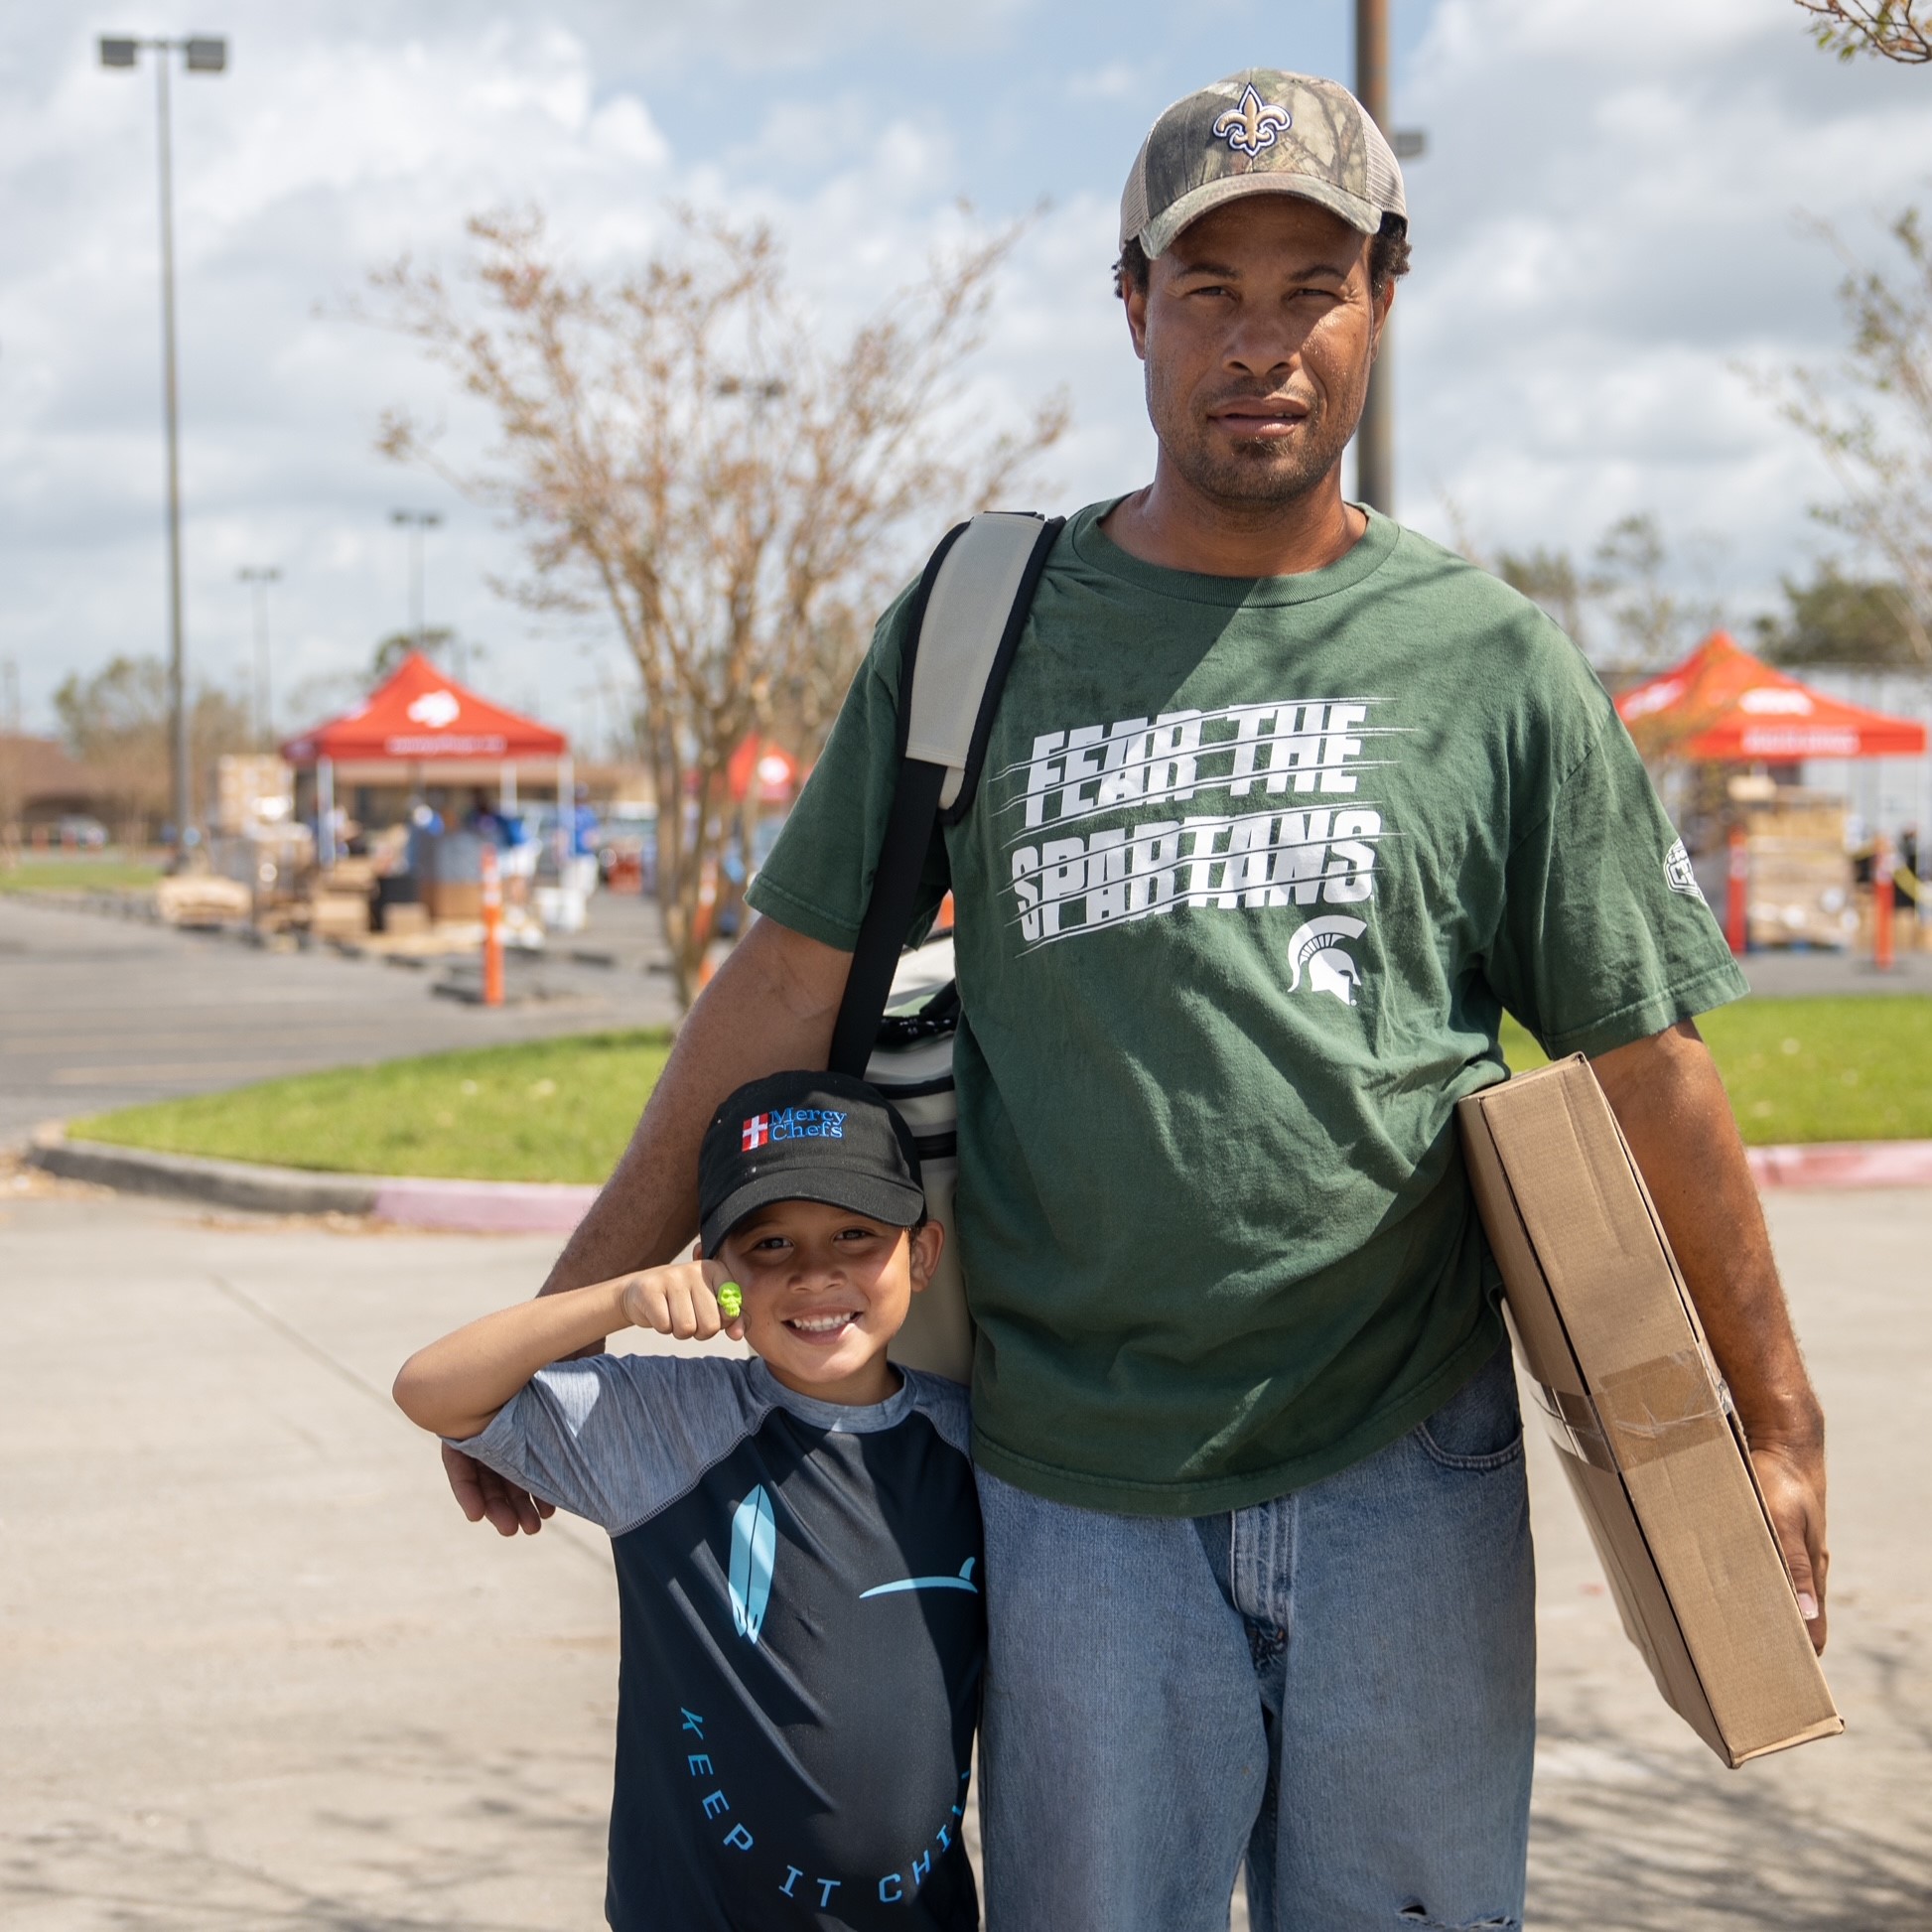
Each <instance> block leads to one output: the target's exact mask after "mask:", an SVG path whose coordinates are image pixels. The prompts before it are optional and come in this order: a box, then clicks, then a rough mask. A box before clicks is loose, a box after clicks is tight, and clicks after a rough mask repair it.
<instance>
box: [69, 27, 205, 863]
mask: <svg viewBox="0 0 1932 1932" xmlns="http://www.w3.org/2000/svg"><path fill="white" fill-rule="evenodd" d="M144 47H145V48H150V49H152V50H153V51H154V52H155V53H156V54H158V55H159V56H160V59H159V60H157V61H156V62H155V64H154V70H155V98H156V101H157V103H158V105H159V109H160V112H159V117H158V124H159V140H160V155H161V406H162V414H163V416H164V418H165V420H166V423H167V431H168V711H169V719H168V724H169V733H168V745H169V760H168V761H169V766H170V776H171V777H172V779H173V785H172V792H173V798H174V813H175V850H176V852H177V853H180V852H182V851H183V850H185V849H186V846H187V843H188V820H189V812H190V798H189V763H188V676H187V664H186V656H185V648H184V646H183V643H182V625H181V425H180V419H179V409H178V406H177V399H176V393H175V189H174V158H173V154H172V152H171V142H170V138H169V125H168V61H169V56H170V55H173V54H177V53H179V54H180V55H182V56H183V58H184V63H185V65H186V67H187V69H188V71H189V72H190V73H221V72H223V71H225V70H226V69H227V65H228V43H227V42H226V41H225V40H215V39H211V38H209V37H208V36H207V35H195V36H193V37H192V38H190V39H188V40H179V41H176V40H136V39H111V38H109V37H108V36H107V35H105V34H103V35H102V36H101V40H100V64H101V66H102V67H104V68H131V67H133V66H135V65H136V63H137V62H138V61H139V59H140V52H141V49H142V48H144Z"/></svg>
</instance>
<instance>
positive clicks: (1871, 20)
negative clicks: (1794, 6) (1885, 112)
mask: <svg viewBox="0 0 1932 1932" xmlns="http://www.w3.org/2000/svg"><path fill="white" fill-rule="evenodd" d="M1798 8H1799V11H1800V12H1802V13H1808V14H1810V15H1811V17H1812V26H1811V34H1812V39H1813V40H1815V41H1816V42H1817V43H1818V45H1819V46H1820V47H1822V48H1824V49H1825V50H1826V51H1827V52H1828V53H1832V54H1836V55H1837V56H1838V58H1839V59H1840V60H1841V61H1852V60H1856V59H1857V58H1858V57H1859V56H1860V55H1861V54H1876V55H1878V56H1880V57H1881V58H1883V59H1884V60H1887V61H1898V62H1900V63H1902V64H1904V65H1906V66H1908V67H1916V66H1922V65H1923V64H1924V63H1926V62H1928V61H1932V23H1928V22H1927V21H1925V20H1921V19H1918V18H1916V17H1915V16H1916V15H1917V13H1918V10H1919V0H1798Z"/></svg>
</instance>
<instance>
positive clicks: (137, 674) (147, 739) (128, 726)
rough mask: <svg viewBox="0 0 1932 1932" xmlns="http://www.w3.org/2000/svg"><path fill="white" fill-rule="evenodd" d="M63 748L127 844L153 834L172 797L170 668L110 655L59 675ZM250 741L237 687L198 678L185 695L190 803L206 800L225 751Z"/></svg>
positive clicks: (195, 806) (196, 805) (201, 811)
mask: <svg viewBox="0 0 1932 1932" xmlns="http://www.w3.org/2000/svg"><path fill="white" fill-rule="evenodd" d="M54 709H55V712H56V714H57V716H58V717H59V718H60V720H61V732H62V736H63V737H64V738H65V739H66V740H67V743H68V748H69V751H71V752H72V753H73V755H74V757H75V758H77V759H79V760H80V761H81V763H83V764H84V765H86V766H87V768H88V770H89V772H90V773H91V774H92V775H93V777H94V778H95V780H96V782H97V783H98V785H99V787H100V795H101V797H102V799H103V800H104V801H105V803H106V805H107V807H108V809H109V810H110V811H111V812H112V813H113V814H114V815H115V817H116V818H117V819H118V820H119V822H120V823H119V831H120V836H121V837H122V839H123V840H124V841H125V842H126V843H128V844H130V845H132V844H137V843H139V842H141V841H142V840H143V839H145V838H147V837H149V836H151V835H152V834H153V833H154V832H155V831H156V829H157V828H158V827H159V826H160V825H161V824H162V822H163V821H164V820H165V819H166V818H167V816H168V813H169V811H170V810H171V809H172V807H171V804H170V798H171V791H170V778H169V771H170V763H169V751H168V740H169V723H168V720H169V703H168V670H167V666H166V665H165V664H163V663H162V661H161V659H160V658H158V657H116V658H114V659H113V660H112V661H111V662H110V663H108V664H107V665H106V666H105V667H104V668H103V669H101V670H99V671H96V672H95V673H94V674H93V675H92V676H91V677H84V678H83V677H80V676H79V675H77V674H76V675H73V676H70V677H69V678H67V679H65V680H64V681H63V682H62V684H61V687H60V689H59V690H58V691H56V692H55V694H54ZM253 743H254V737H253V733H252V728H251V726H250V723H249V707H248V706H247V705H246V704H245V703H244V702H243V701H242V700H241V699H240V698H239V697H237V696H236V695H235V694H233V693H231V692H227V691H219V690H213V689H210V688H208V687H207V686H206V685H204V686H201V687H199V688H197V689H196V690H194V691H192V692H190V694H189V710H188V748H189V763H188V770H189V792H190V803H191V808H192V810H193V811H194V814H195V816H196V817H197V818H201V817H203V816H205V815H206V813H207V809H208V805H209V798H210V794H209V777H210V774H211V773H212V771H213V769H214V765H215V760H216V759H219V758H220V756H221V754H222V753H224V752H240V751H245V750H247V748H248V747H249V746H250V745H252V744H253Z"/></svg>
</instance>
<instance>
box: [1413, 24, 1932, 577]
mask: <svg viewBox="0 0 1932 1932" xmlns="http://www.w3.org/2000/svg"><path fill="white" fill-rule="evenodd" d="M1412 74H1413V80H1412V84H1411V85H1410V87H1409V89H1408V90H1407V96H1406V99H1405V101H1404V114H1405V118H1414V119H1418V120H1421V121H1423V122H1424V123H1426V124H1427V125H1428V127H1429V130H1430V136H1431V148H1430V155H1429V158H1428V159H1426V160H1424V161H1422V162H1420V163H1418V164H1416V165H1415V166H1414V167H1413V168H1412V170H1411V171H1410V175H1409V183H1410V188H1411V206H1412V209H1413V211H1414V215H1415V240H1416V259H1417V268H1416V273H1415V276H1414V278H1413V281H1412V283H1411V284H1410V286H1409V287H1408V288H1406V289H1405V290H1404V292H1403V300H1402V302H1401V305H1400V308H1401V311H1402V335H1401V338H1400V346H1399V349H1398V355H1399V369H1400V378H1399V379H1400V384H1401V395H1402V404H1401V412H1402V424H1403V460H1404V468H1403V484H1404V490H1403V495H1404V508H1405V510H1406V512H1407V513H1408V514H1410V515H1411V516H1413V517H1415V518H1416V519H1417V520H1418V521H1420V522H1422V523H1423V524H1424V525H1425V526H1426V527H1435V528H1437V529H1439V530H1446V528H1447V521H1448V519H1447V515H1446V512H1445V510H1444V508H1443V506H1442V504H1441V502H1440V500H1438V501H1435V502H1432V500H1431V498H1432V496H1437V497H1440V496H1445V495H1446V496H1449V497H1452V498H1453V499H1454V501H1455V502H1456V504H1457V505H1458V506H1459V508H1460V510H1461V511H1462V513H1463V515H1464V517H1465V518H1466V519H1467V520H1468V522H1469V523H1470V525H1471V526H1472V527H1473V528H1474V529H1475V531H1476V532H1477V533H1478V534H1479V536H1481V537H1483V538H1486V540H1488V541H1489V542H1492V543H1497V544H1508V545H1510V546H1511V547H1516V548H1521V547H1526V546H1527V545H1528V544H1530V543H1535V542H1542V543H1565V544H1569V545H1571V546H1572V547H1573V548H1576V549H1578V550H1587V548H1588V547H1589V545H1590V544H1591V542H1592V541H1593V540H1594V538H1595V537H1596V535H1597V534H1598V533H1599V532H1600V530H1601V529H1602V528H1603V526H1604V524H1605V523H1607V522H1608V521H1609V520H1610V519H1611V518H1612V517H1613V516H1616V515H1619V514H1623V513H1627V512H1630V511H1635V510H1650V511H1654V512H1656V513H1658V514H1659V515H1660V516H1661V517H1662V519H1663V521H1664V522H1665V524H1666V526H1667V528H1669V529H1671V530H1674V531H1677V532H1680V533H1681V532H1688V531H1692V530H1700V529H1701V530H1712V531H1719V532H1722V533H1723V534H1724V537H1725V555H1726V565H1725V586H1724V588H1725V591H1726V592H1727V594H1728V598H1729V601H1730V602H1731V604H1732V605H1733V607H1734V608H1740V609H1741V608H1742V607H1744V606H1747V605H1749V604H1750V603H1752V602H1753V601H1755V600H1758V599H1761V598H1762V597H1764V596H1765V595H1767V594H1769V593H1771V592H1774V591H1775V587H1776V580H1777V578H1778V576H1779V574H1780V572H1784V571H1790V570H1792V569H1794V568H1799V567H1800V565H1801V554H1800V553H1804V552H1807V551H1809V550H1811V549H1813V548H1815V546H1816V536H1815V532H1814V529H1813V526H1812V525H1810V523H1809V522H1808V519H1807V517H1806V506H1807V504H1808V503H1809V502H1811V501H1813V500H1815V499H1816V498H1818V497H1820V496H1823V495H1828V494H1829V493H1830V490H1831V483H1830V479H1829V478H1828V476H1827V475H1826V473H1825V472H1824V469H1823V466H1822V465H1821V464H1820V463H1819V462H1818V461H1817V459H1816V458H1815V457H1813V456H1812V455H1811V453H1810V452H1809V451H1808V450H1807V449H1806V448H1805V447H1804V446H1803V445H1802V444H1801V443H1800V441H1799V440H1798V439H1797V437H1796V434H1795V432H1793V431H1791V430H1789V429H1787V428H1786V427H1785V426H1783V425H1782V424H1781V423H1780V422H1779V421H1778V420H1777V418H1776V416H1775V414H1774V413H1773V412H1772V410H1771V409H1770V408H1769V407H1768V405H1767V404H1766V403H1765V402H1764V401H1763V399H1762V398H1761V397H1759V396H1757V395H1755V394H1753V393H1752V392H1751V390H1750V388H1749V386H1748V385H1747V384H1746V382H1745V381H1744V380H1743V378H1742V377H1741V376H1740V375H1739V374H1738V372H1737V368H1736V364H1737V363H1738V361H1739V360H1740V359H1747V360H1757V361H1769V362H1773V363H1781V362H1789V361H1791V360H1793V359H1797V358H1801V357H1809V358H1813V359H1818V358H1823V357H1828V356H1829V355H1831V354H1832V353H1834V352H1835V350H1836V347H1837V345H1838V343H1839V341H1840V323H1839V318H1838V315H1837V312H1836V308H1835V305H1834V302H1833V299H1832V290H1833V286H1834V284H1835V282H1836V279H1837V272H1838V271H1837V267H1836V264H1835V263H1834V261H1833V259H1832V258H1831V256H1830V254H1829V252H1828V251H1827V250H1826V249H1824V248H1823V247H1822V246H1821V245H1820V244H1819V242H1818V241H1817V239H1816V237H1815V236H1813V235H1810V234H1808V233H1806V232H1805V231H1804V230H1803V228H1802V226H1801V224H1800V222H1799V221H1798V219H1797V218H1796V217H1797V213H1798V210H1800V209H1806V210H1809V211H1811V212H1812V213H1814V214H1818V215H1824V216H1827V217H1830V218H1832V219H1833V220H1835V221H1837V222H1840V223H1842V224H1844V225H1845V226H1846V227H1847V228H1848V230H1850V231H1853V232H1855V233H1856V234H1857V236H1858V238H1859V240H1860V241H1861V242H1862V243H1864V242H1870V241H1873V240H1874V238H1875V237H1874V229H1873V226H1872V222H1871V218H1870V217H1871V214H1872V213H1873V211H1875V210H1881V209H1882V210H1889V209H1891V208H1893V207H1897V206H1899V205H1900V204H1901V203H1903V202H1904V201H1905V200H1907V199H1909V198H1910V197H1911V196H1913V195H1914V194H1923V193H1924V192H1925V191H1926V187H1927V178H1928V175H1929V174H1932V114H1929V113H1927V111H1926V96H1925V94H1924V90H1923V82H1922V77H1917V78H1916V84H1911V82H1912V80H1913V78H1914V77H1911V76H1905V75H1902V74H1900V73H1898V72H1896V71H1886V70H1883V69H1878V68H1876V67H1875V66H1873V65H1871V64H1865V65H1863V66H1862V67H1860V68H1858V69H1842V68H1840V67H1839V66H1838V65H1837V64H1835V63H1834V62H1832V61H1830V60H1829V59H1827V58H1826V57H1824V56H1823V55H1821V54H1820V53H1819V52H1818V51H1817V50H1816V49H1814V48H1813V47H1812V46H1811V45H1810V44H1809V42H1808V41H1807V40H1806V38H1805V36H1804V34H1803V32H1802V22H1799V21H1797V19H1796V17H1795V15H1793V14H1792V12H1791V10H1790V9H1789V8H1786V7H1775V8H1761V7H1757V6H1755V5H1749V4H1745V0H1711V4H1703V5H1700V6H1697V7H1691V8H1686V7H1683V6H1678V5H1666V4H1664V0H1629V4H1626V5H1624V6H1622V7H1619V8H1617V9H1615V10H1614V12H1613V13H1610V14H1606V13H1605V12H1604V11H1603V10H1602V9H1601V8H1600V7H1595V6H1589V5H1584V4H1581V0H1579V3H1576V4H1573V0H1542V4H1539V5H1536V6H1532V7H1523V6H1520V5H1516V4H1512V3H1511V0H1443V4H1442V5H1441V6H1440V7H1439V8H1438V10H1437V12H1436V15H1435V18H1434V21H1433V24H1432V28H1431V31H1430V34H1429V36H1428V38H1427V40H1426V42H1425V44H1424V46H1423V48H1422V49H1421V50H1420V51H1419V52H1418V54H1417V56H1416V58H1415V60H1414V62H1413V63H1412Z"/></svg>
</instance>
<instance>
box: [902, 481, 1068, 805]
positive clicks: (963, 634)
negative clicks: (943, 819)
mask: <svg viewBox="0 0 1932 1932" xmlns="http://www.w3.org/2000/svg"><path fill="white" fill-rule="evenodd" d="M1039 532H1040V522H1039V518H1038V517H1036V516H1022V515H1019V514H1017V513H1015V512H1013V511H1011V510H988V511H985V512H984V513H983V514H981V515H979V516H976V517H974V518H973V520H972V521H971V522H970V523H968V524H967V526H966V528H965V529H964V531H962V532H961V534H960V537H959V540H958V541H957V542H956V543H955V544H954V545H953V547H952V548H951V549H950V550H948V551H947V552H946V557H945V561H944V562H943V563H942V564H941V565H940V566H939V575H938V576H937V577H936V578H935V579H934V580H933V585H932V594H931V596H930V597H928V598H927V600H926V607H925V621H924V622H923V623H922V624H921V625H920V626H919V645H918V650H917V652H916V653H915V655H914V656H913V659H912V702H911V705H910V706H909V708H908V710H907V713H906V718H907V728H906V735H905V756H906V757H907V758H909V759H920V760H922V761H923V762H924V763H927V764H943V765H944V766H945V767H946V781H945V784H944V785H943V786H942V787H941V789H940V792H939V804H940V808H941V809H942V810H944V809H945V808H947V807H949V806H951V805H952V804H954V803H955V802H956V801H957V799H958V797H959V793H960V788H961V786H962V785H963V784H964V783H965V779H966V761H967V759H968V758H969V757H970V756H971V752H972V745H973V727H974V726H975V725H977V724H978V723H979V715H980V701H981V699H982V698H983V697H984V696H985V694H986V681H987V679H988V678H989V677H991V676H992V674H993V660H994V658H995V657H997V656H998V655H999V651H1000V639H1001V638H1002V637H1003V636H1004V635H1005V634H1006V627H1007V619H1008V618H1009V617H1010V616H1011V615H1012V613H1013V601H1014V599H1015V598H1016V597H1018V596H1019V594H1020V581H1021V579H1022V578H1023V577H1024V576H1025V575H1026V571H1027V564H1028V561H1029V559H1031V558H1032V556H1033V554H1034V545H1035V543H1037V542H1038V541H1039Z"/></svg>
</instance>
